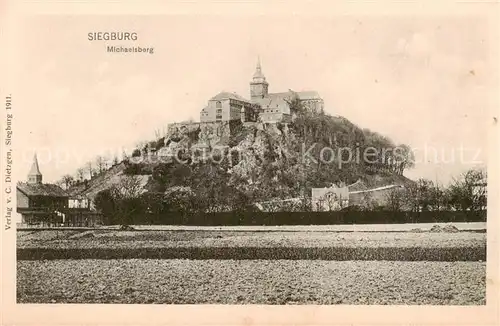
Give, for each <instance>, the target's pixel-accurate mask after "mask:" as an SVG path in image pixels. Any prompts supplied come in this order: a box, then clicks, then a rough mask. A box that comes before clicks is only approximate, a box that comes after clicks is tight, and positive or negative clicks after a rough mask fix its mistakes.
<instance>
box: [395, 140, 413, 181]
mask: <svg viewBox="0 0 500 326" xmlns="http://www.w3.org/2000/svg"><path fill="white" fill-rule="evenodd" d="M393 157H394V172H396V173H397V174H399V175H403V172H404V171H405V170H406V169H410V168H413V167H414V166H415V154H414V153H413V151H412V149H411V148H410V146H408V145H405V144H400V145H398V146H397V147H396V148H395V149H394V151H393Z"/></svg>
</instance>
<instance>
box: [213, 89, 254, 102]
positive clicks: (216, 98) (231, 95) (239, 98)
mask: <svg viewBox="0 0 500 326" xmlns="http://www.w3.org/2000/svg"><path fill="white" fill-rule="evenodd" d="M227 99H232V100H237V101H243V102H250V101H249V100H247V99H246V98H244V97H243V96H241V95H238V94H236V93H234V92H233V93H231V92H225V91H222V92H220V93H219V94H217V95H215V96H214V97H212V98H211V99H210V101H220V100H227Z"/></svg>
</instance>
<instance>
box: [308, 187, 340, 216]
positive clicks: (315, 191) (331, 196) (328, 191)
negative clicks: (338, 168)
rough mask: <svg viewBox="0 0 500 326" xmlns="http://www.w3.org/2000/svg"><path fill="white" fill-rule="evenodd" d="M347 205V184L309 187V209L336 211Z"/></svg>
mask: <svg viewBox="0 0 500 326" xmlns="http://www.w3.org/2000/svg"><path fill="white" fill-rule="evenodd" d="M347 206H349V189H348V188H347V186H342V187H337V186H336V185H333V186H332V187H329V188H312V189H311V209H312V210H313V211H314V212H325V211H338V210H341V209H342V208H344V207H347Z"/></svg>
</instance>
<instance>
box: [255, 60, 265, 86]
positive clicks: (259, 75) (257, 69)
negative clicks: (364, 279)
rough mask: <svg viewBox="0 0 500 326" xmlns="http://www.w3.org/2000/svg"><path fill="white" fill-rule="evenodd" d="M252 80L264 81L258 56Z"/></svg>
mask: <svg viewBox="0 0 500 326" xmlns="http://www.w3.org/2000/svg"><path fill="white" fill-rule="evenodd" d="M253 78H254V79H255V78H261V79H263V80H266V77H264V74H263V73H262V66H261V65H260V56H257V66H256V67H255V73H254V74H253Z"/></svg>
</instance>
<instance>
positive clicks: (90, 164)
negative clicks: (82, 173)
mask: <svg viewBox="0 0 500 326" xmlns="http://www.w3.org/2000/svg"><path fill="white" fill-rule="evenodd" d="M86 167H87V172H88V174H89V179H92V177H93V176H94V172H95V171H94V168H93V167H92V162H88V163H87V166H86Z"/></svg>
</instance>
